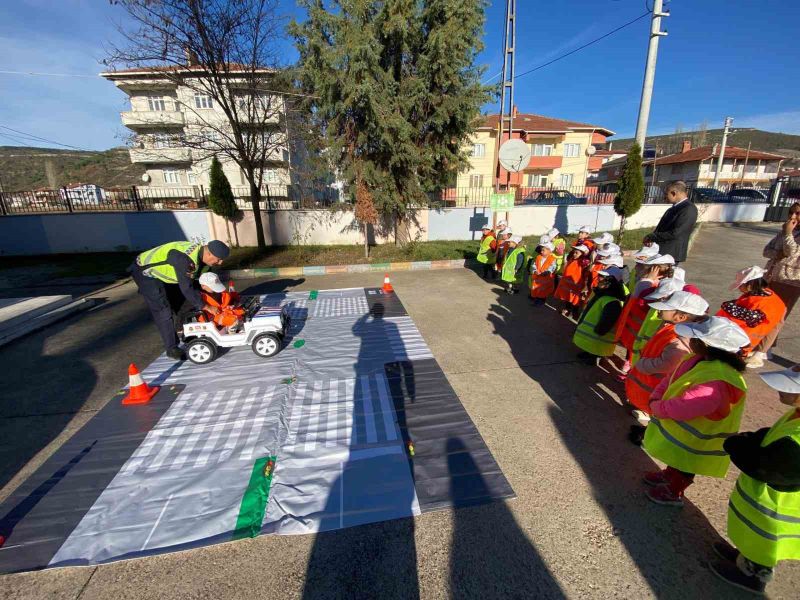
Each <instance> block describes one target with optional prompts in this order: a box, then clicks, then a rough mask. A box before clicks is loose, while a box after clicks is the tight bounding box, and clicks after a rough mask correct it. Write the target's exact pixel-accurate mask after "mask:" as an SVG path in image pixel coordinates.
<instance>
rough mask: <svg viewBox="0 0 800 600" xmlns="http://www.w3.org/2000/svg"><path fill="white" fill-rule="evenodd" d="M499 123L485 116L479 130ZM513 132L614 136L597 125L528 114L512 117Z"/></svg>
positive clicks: (491, 117)
mask: <svg viewBox="0 0 800 600" xmlns="http://www.w3.org/2000/svg"><path fill="white" fill-rule="evenodd" d="M499 122H500V115H486V116H484V119H483V124H482V125H481V126H480V129H497V127H498V124H499ZM514 130H523V131H529V132H531V133H568V132H570V131H585V130H592V131H597V132H600V133H605V134H606V135H614V132H613V131H611V130H610V129H607V128H605V127H600V126H599V125H591V124H589V123H579V122H577V121H565V120H564V119H554V118H553V117H545V116H542V115H534V114H529V113H517V115H516V116H515V117H514Z"/></svg>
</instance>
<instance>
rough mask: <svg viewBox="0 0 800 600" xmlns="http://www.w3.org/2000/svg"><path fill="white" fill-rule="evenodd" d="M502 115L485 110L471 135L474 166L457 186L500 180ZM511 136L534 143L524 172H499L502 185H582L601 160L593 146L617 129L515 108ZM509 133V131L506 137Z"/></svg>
mask: <svg viewBox="0 0 800 600" xmlns="http://www.w3.org/2000/svg"><path fill="white" fill-rule="evenodd" d="M499 120H500V116H499V115H487V116H485V117H484V120H483V123H482V124H481V126H480V127H478V129H477V130H476V131H475V133H474V134H473V136H472V138H471V140H470V143H471V146H472V152H471V160H470V163H471V164H470V168H469V169H468V170H466V171H465V172H463V173H461V174H459V176H458V180H457V183H456V187H458V188H491V187H493V186H494V185H495V183H496V178H497V176H498V173H497V151H498V143H497V140H498V129H499V126H498V124H499ZM513 128H514V130H513V136H512V137H513V138H514V139H522V140H524V141H525V142H526V143H527V144H528V145H529V146H530V148H531V160H530V164H529V165H528V167H527V168H526V169H525V170H524V171H523V172H522V173H511V174H509V173H507V172H506V171H505V170H504V169H501V172H500V173H499V176H500V183H501V185H505V184H506V182H507V181H508V182H509V184H510V186H511V187H515V188H543V187H552V188H557V189H570V188H583V187H584V186H585V185H586V179H587V177H588V173H589V171H591V170H595V171H596V170H597V169H596V168H595V167H597V168H599V165H594V164H593V162H597V161H601V160H602V159H601V158H600V157H597V158H595V157H594V156H593V153H594V148H595V146H597V145H599V144H604V143H605V141H606V138H607V137H609V136H612V135H614V132H613V131H611V130H610V129H607V128H605V127H600V126H599V125H589V124H587V123H577V122H575V121H565V120H563V119H553V118H551V117H543V116H541V115H532V114H525V113H517V112H516V111H515V115H514V120H513ZM506 137H507V136H506Z"/></svg>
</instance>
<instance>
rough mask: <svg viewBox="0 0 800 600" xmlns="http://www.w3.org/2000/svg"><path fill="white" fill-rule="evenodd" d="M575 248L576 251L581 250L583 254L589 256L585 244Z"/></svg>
mask: <svg viewBox="0 0 800 600" xmlns="http://www.w3.org/2000/svg"><path fill="white" fill-rule="evenodd" d="M573 248H574V249H575V250H580V251H581V252H583V253H584V254H589V248H587V247H586V246H584V245H583V244H578V245H577V246H573Z"/></svg>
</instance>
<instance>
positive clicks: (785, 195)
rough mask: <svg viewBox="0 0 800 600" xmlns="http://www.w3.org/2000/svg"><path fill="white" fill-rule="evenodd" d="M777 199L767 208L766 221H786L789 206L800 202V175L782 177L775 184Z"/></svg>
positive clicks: (774, 192) (775, 196)
mask: <svg viewBox="0 0 800 600" xmlns="http://www.w3.org/2000/svg"><path fill="white" fill-rule="evenodd" d="M773 190H774V191H773V194H774V196H771V197H774V198H775V200H774V202H772V203H771V206H770V207H769V208H767V213H766V214H765V215H764V220H765V221H773V222H775V221H785V220H786V219H787V218H788V217H789V208H790V207H791V206H792V204H794V203H795V202H800V177H780V178H779V179H778V180H777V181H776V182H775V185H774V186H773Z"/></svg>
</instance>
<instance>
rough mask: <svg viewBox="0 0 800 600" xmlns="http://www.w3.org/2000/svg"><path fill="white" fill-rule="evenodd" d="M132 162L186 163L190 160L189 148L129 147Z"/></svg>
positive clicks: (190, 152)
mask: <svg viewBox="0 0 800 600" xmlns="http://www.w3.org/2000/svg"><path fill="white" fill-rule="evenodd" d="M130 153H131V162H133V163H151V164H152V163H187V162H192V151H191V149H189V148H131V149H130Z"/></svg>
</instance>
